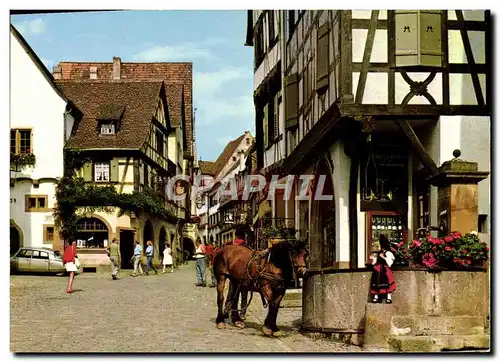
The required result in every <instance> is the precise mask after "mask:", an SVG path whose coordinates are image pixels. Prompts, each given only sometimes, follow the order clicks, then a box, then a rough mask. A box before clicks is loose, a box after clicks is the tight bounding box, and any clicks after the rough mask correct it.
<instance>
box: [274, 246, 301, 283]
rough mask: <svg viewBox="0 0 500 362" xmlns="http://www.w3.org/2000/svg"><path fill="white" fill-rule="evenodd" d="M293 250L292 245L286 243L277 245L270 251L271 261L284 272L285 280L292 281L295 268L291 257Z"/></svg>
mask: <svg viewBox="0 0 500 362" xmlns="http://www.w3.org/2000/svg"><path fill="white" fill-rule="evenodd" d="M291 248H292V244H290V243H289V242H288V241H286V242H281V243H279V244H275V245H274V246H273V247H272V248H271V249H270V254H271V255H270V257H269V261H270V262H271V263H273V264H274V265H276V266H277V267H278V268H280V269H281V270H282V272H283V278H284V279H291V278H292V275H293V267H292V264H291V261H290V255H289V251H290V249H291ZM294 249H295V248H294Z"/></svg>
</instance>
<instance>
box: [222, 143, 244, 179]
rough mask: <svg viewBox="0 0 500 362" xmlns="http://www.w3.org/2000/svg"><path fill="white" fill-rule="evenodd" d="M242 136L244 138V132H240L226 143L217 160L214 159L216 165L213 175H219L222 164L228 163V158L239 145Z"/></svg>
mask: <svg viewBox="0 0 500 362" xmlns="http://www.w3.org/2000/svg"><path fill="white" fill-rule="evenodd" d="M243 138H245V134H242V135H241V136H239V137H238V138H237V139H235V140H232V141H230V142H229V143H228V144H227V146H226V147H225V148H224V150H223V151H222V153H221V154H220V155H219V157H218V158H217V161H215V167H216V173H215V175H216V176H218V175H219V173H220V172H221V171H222V169H223V168H224V166H225V165H226V164H227V163H228V161H229V158H230V157H231V156H232V155H233V153H234V151H236V149H237V148H238V146H239V145H240V143H241V141H242V140H243Z"/></svg>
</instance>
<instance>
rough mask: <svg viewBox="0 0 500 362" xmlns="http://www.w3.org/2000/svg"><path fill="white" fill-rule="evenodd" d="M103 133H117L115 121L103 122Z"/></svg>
mask: <svg viewBox="0 0 500 362" xmlns="http://www.w3.org/2000/svg"><path fill="white" fill-rule="evenodd" d="M101 134H115V125H114V123H103V124H101Z"/></svg>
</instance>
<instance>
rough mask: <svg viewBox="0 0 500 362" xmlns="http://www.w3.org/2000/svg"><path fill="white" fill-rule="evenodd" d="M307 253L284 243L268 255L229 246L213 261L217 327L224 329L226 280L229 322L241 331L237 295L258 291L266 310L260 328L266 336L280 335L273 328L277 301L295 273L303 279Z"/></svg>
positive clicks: (299, 245) (298, 245)
mask: <svg viewBox="0 0 500 362" xmlns="http://www.w3.org/2000/svg"><path fill="white" fill-rule="evenodd" d="M307 255H308V251H307V249H306V247H305V243H303V242H298V241H297V242H294V243H291V242H289V241H284V242H281V243H278V244H276V245H274V246H273V247H272V248H270V249H268V251H267V252H264V251H255V250H252V249H250V248H248V247H245V246H241V245H228V246H226V247H224V248H223V249H222V250H221V251H219V252H218V253H217V255H216V256H215V258H214V273H215V277H216V279H217V307H218V313H217V319H216V321H215V323H216V325H217V328H224V327H225V319H226V318H227V317H228V312H227V311H223V305H224V294H223V293H224V285H225V282H226V279H229V280H230V281H231V283H232V284H233V288H232V290H233V294H232V295H228V296H227V298H231V300H232V303H231V319H232V321H233V323H234V324H235V325H236V326H237V327H240V328H244V327H245V324H244V323H243V321H242V319H241V317H240V315H239V313H238V305H237V298H235V296H237V295H238V292H242V293H248V291H255V292H259V293H260V295H261V297H262V298H263V301H264V299H265V300H267V302H268V303H267V304H268V306H269V311H268V313H267V317H266V319H265V321H264V326H263V327H262V332H263V333H264V334H265V335H266V336H269V337H270V336H278V335H280V332H279V329H278V327H277V326H276V318H277V316H278V310H279V306H280V302H281V300H282V299H283V296H284V295H285V291H286V284H287V282H288V281H290V280H291V279H292V278H293V276H294V274H297V275H298V276H303V275H304V274H305V273H306V271H307V266H306V259H307Z"/></svg>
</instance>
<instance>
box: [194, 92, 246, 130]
mask: <svg viewBox="0 0 500 362" xmlns="http://www.w3.org/2000/svg"><path fill="white" fill-rule="evenodd" d="M196 108H197V109H198V112H197V114H196V124H197V126H200V127H203V126H208V125H212V124H216V123H228V122H229V123H232V122H235V121H241V120H249V119H250V120H253V113H254V107H253V100H252V96H251V95H250V96H241V97H235V98H227V99H220V98H219V99H210V98H205V99H200V100H199V101H197V102H196Z"/></svg>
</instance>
